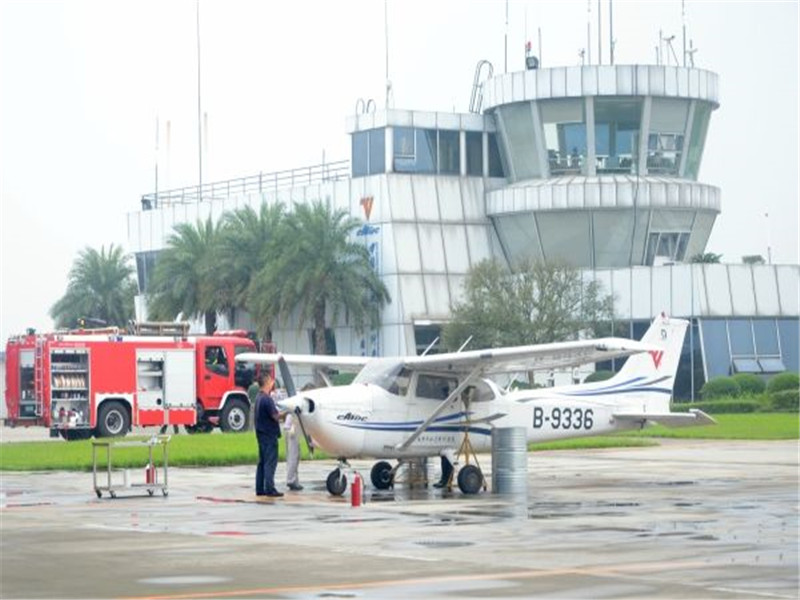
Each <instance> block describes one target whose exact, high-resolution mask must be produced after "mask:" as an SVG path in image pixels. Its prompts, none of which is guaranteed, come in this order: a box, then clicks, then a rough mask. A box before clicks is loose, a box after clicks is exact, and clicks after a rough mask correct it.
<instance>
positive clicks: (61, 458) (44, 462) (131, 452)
mask: <svg viewBox="0 0 800 600" xmlns="http://www.w3.org/2000/svg"><path fill="white" fill-rule="evenodd" d="M146 439H148V438H147V437H141V436H127V437H125V438H124V440H125V441H126V442H127V441H132V440H146ZM120 441H121V440H120ZM278 447H279V454H280V460H283V458H284V453H285V446H284V443H283V440H281V443H280V444H279V446H278ZM300 448H301V450H302V457H303V459H308V458H309V453H308V449H307V448H306V445H305V442H303V441H301V442H300ZM111 455H112V458H113V462H112V464H113V467H114V468H120V467H121V468H132V467H143V466H144V465H145V464H146V463H147V455H148V451H147V447H146V446H142V447H141V448H112V450H111ZM153 456H154V457H156V458H157V460H156V462H157V463H158V464H159V465H160V464H161V460H160V456H161V450H160V448H159V447H158V446H156V448H155V449H154V451H153ZM168 457H169V464H170V466H174V467H209V466H230V465H255V464H256V463H257V462H258V445H257V444H256V439H255V435H254V434H253V433H252V432H249V433H239V434H236V433H226V434H218V433H215V434H196V435H177V436H175V435H174V436H172V439H171V440H170V442H169V448H168ZM314 458H325V455H324V454H323V453H321V452H320V451H318V450H317V451H315V452H314ZM97 462H98V465H100V466H105V465H106V450H105V448H104V447H99V448H98V449H97ZM91 469H92V440H83V441H78V442H19V443H10V444H0V471H50V470H71V471H91Z"/></svg>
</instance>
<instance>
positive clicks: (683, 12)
mask: <svg viewBox="0 0 800 600" xmlns="http://www.w3.org/2000/svg"><path fill="white" fill-rule="evenodd" d="M681 24H682V25H683V66H684V67H685V66H686V0H681Z"/></svg>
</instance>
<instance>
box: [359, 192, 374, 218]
mask: <svg viewBox="0 0 800 600" xmlns="http://www.w3.org/2000/svg"><path fill="white" fill-rule="evenodd" d="M374 200H375V198H373V197H372V196H366V197H364V198H362V199H361V208H363V209H364V216H365V217H367V221H369V216H370V215H371V214H372V203H373V202H374Z"/></svg>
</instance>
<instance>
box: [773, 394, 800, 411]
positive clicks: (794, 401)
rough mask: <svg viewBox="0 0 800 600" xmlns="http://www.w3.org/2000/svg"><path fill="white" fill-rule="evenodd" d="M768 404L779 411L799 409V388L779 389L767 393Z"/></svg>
mask: <svg viewBox="0 0 800 600" xmlns="http://www.w3.org/2000/svg"><path fill="white" fill-rule="evenodd" d="M769 406H770V408H771V409H772V410H775V411H780V412H798V409H800V390H798V389H793V390H781V391H780V392H775V393H773V394H770V395H769Z"/></svg>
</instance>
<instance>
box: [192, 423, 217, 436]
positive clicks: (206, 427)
mask: <svg viewBox="0 0 800 600" xmlns="http://www.w3.org/2000/svg"><path fill="white" fill-rule="evenodd" d="M212 429H214V426H213V425H212V424H211V423H209V422H208V421H201V422H200V423H198V424H197V425H187V426H186V433H189V434H195V433H211V430H212Z"/></svg>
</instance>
